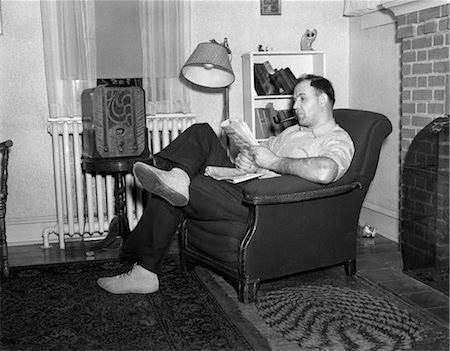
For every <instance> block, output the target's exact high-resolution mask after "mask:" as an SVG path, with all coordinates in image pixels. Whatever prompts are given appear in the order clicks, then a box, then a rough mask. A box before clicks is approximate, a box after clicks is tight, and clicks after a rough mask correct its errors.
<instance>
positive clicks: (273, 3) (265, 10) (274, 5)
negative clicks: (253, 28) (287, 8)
mask: <svg viewBox="0 0 450 351" xmlns="http://www.w3.org/2000/svg"><path fill="white" fill-rule="evenodd" d="M260 2H261V15H263V16H264V15H281V0H260Z"/></svg>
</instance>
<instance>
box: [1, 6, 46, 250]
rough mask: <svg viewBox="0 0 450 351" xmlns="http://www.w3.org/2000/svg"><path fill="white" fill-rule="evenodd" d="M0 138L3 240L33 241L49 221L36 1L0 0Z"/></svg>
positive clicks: (39, 26) (40, 32)
mask: <svg viewBox="0 0 450 351" xmlns="http://www.w3.org/2000/svg"><path fill="white" fill-rule="evenodd" d="M1 5H2V7H1V8H2V22H3V35H2V36H0V81H1V85H0V89H1V90H0V139H1V140H4V139H11V140H13V142H14V146H13V148H12V151H11V156H10V163H9V164H10V166H9V179H8V188H9V196H8V202H7V216H6V224H7V236H8V242H9V243H11V244H13V243H16V242H39V240H40V236H41V230H42V229H41V228H43V227H45V226H47V225H49V224H51V223H53V221H54V220H55V205H54V203H55V197H54V186H53V165H52V162H53V161H52V152H51V139H50V135H49V134H48V133H47V117H48V108H47V91H46V86H45V71H44V54H43V49H42V48H43V46H42V45H43V44H42V25H41V15H40V5H39V1H4V0H3V1H2V4H1Z"/></svg>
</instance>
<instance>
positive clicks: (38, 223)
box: [6, 216, 56, 246]
mask: <svg viewBox="0 0 450 351" xmlns="http://www.w3.org/2000/svg"><path fill="white" fill-rule="evenodd" d="M55 223H56V217H54V216H40V217H22V218H14V217H13V218H11V217H8V216H7V217H6V240H7V242H8V246H15V245H32V244H42V231H43V230H44V228H46V227H49V226H53V225H55Z"/></svg>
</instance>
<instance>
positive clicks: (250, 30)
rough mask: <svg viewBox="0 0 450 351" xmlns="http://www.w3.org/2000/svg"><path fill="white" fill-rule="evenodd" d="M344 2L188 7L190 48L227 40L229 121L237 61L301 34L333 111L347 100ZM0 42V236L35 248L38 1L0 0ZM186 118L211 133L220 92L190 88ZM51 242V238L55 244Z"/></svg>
mask: <svg viewBox="0 0 450 351" xmlns="http://www.w3.org/2000/svg"><path fill="white" fill-rule="evenodd" d="M342 10H343V1H342V0H336V1H307V0H296V1H294V0H283V2H282V15H281V16H261V15H260V9H259V0H240V1H237V0H236V1H232V0H230V1H217V0H208V1H206V0H205V1H201V0H195V1H193V4H192V41H191V46H192V48H195V46H196V45H197V44H198V43H199V42H202V41H208V40H210V39H212V38H215V39H216V40H218V41H221V40H223V38H224V37H227V38H228V40H229V44H230V47H231V50H232V51H233V62H232V66H233V69H234V71H235V75H236V81H235V82H234V84H233V85H232V86H231V89H230V113H231V116H232V118H235V119H240V118H242V111H243V106H242V105H243V104H242V78H241V76H242V69H241V55H242V54H243V53H244V52H247V51H254V50H256V48H257V45H258V44H262V45H263V46H264V47H266V46H267V47H270V48H273V50H280V51H291V50H299V47H300V38H301V36H302V35H303V33H304V32H305V31H306V29H313V28H316V29H317V31H318V37H317V40H316V41H315V42H314V44H313V48H314V49H315V50H321V51H322V50H323V51H326V52H327V71H328V77H329V78H330V80H331V81H332V82H333V83H334V85H335V87H336V92H337V105H336V107H348V106H349V104H350V101H349V32H348V23H349V20H348V19H347V18H344V17H343V16H342ZM2 20H3V33H4V34H3V35H2V36H0V60H1V66H0V73H1V75H0V79H1V82H2V84H1V89H2V90H1V94H0V117H1V122H0V123H1V124H0V131H1V139H4V138H10V139H12V140H13V141H14V147H13V152H12V153H11V163H10V178H9V198H8V204H7V210H8V213H7V234H8V242H9V244H10V245H14V244H23V243H30V242H36V243H41V233H42V230H43V228H45V227H47V226H48V225H53V224H54V223H55V222H56V218H55V217H56V215H55V206H54V203H55V197H54V186H53V165H52V162H53V161H52V153H51V138H50V135H49V134H48V133H47V123H46V121H47V117H48V110H47V96H46V89H45V74H44V57H43V45H42V27H41V14H40V5H39V1H38V0H29V1H18V0H16V1H15V0H2ZM192 106H193V111H194V112H195V113H196V114H197V115H198V121H199V122H209V123H211V124H212V126H213V127H214V128H215V129H216V130H218V124H219V122H220V120H221V118H222V109H223V95H222V93H221V92H215V91H211V90H201V89H198V88H194V93H193V104H192ZM54 239H56V238H54Z"/></svg>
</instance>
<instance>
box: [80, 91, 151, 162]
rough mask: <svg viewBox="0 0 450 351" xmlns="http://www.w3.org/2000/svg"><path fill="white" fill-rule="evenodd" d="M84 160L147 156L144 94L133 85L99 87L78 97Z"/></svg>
mask: <svg viewBox="0 0 450 351" xmlns="http://www.w3.org/2000/svg"><path fill="white" fill-rule="evenodd" d="M81 109H82V121H83V157H88V158H93V159H103V158H114V157H137V156H141V157H144V156H147V155H149V150H148V143H147V141H148V136H147V132H146V126H145V94H144V91H143V89H142V88H139V87H134V86H112V85H111V86H98V87H96V88H92V89H86V90H84V91H83V93H82V95H81Z"/></svg>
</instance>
